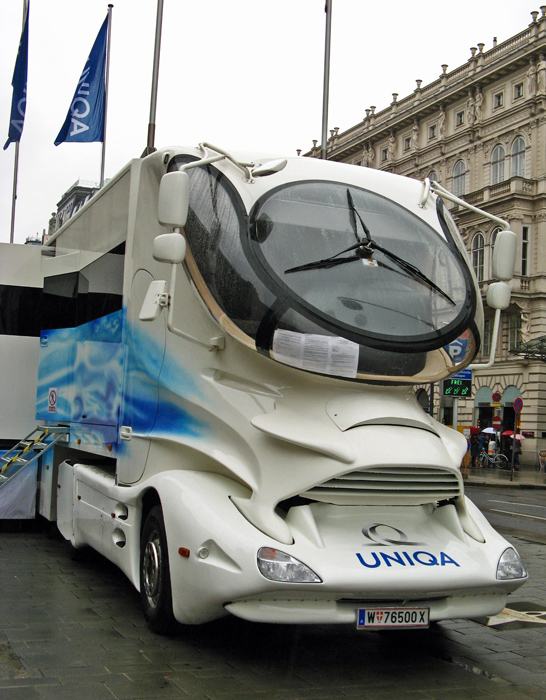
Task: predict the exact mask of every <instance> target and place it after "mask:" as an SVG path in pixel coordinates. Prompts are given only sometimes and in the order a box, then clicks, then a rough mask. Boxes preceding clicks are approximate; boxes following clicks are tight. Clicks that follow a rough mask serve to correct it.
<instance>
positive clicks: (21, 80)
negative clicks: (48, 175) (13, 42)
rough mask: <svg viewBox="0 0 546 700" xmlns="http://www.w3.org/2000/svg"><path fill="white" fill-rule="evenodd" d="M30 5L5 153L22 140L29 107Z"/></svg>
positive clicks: (21, 43)
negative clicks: (13, 144) (8, 148)
mask: <svg viewBox="0 0 546 700" xmlns="http://www.w3.org/2000/svg"><path fill="white" fill-rule="evenodd" d="M29 11H30V3H29V5H28V7H27V16H26V17H25V24H24V26H23V31H22V33H21V41H20V42H19V50H18V51H17V59H16V60H15V70H14V71H13V80H12V81H11V85H12V87H13V97H12V100H11V115H10V120H9V132H8V140H7V141H6V143H5V144H4V151H5V150H6V148H7V147H8V146H9V145H10V143H15V142H16V141H20V140H21V134H22V133H23V124H24V123H25V110H26V106H27V72H28V15H29Z"/></svg>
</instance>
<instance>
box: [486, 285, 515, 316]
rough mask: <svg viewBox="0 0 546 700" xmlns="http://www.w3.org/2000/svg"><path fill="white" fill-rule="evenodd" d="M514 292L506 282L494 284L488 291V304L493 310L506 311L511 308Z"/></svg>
mask: <svg viewBox="0 0 546 700" xmlns="http://www.w3.org/2000/svg"><path fill="white" fill-rule="evenodd" d="M511 296H512V290H511V289H510V287H509V285H508V284H506V282H493V284H490V285H489V288H488V290H487V297H486V298H487V304H488V306H490V307H491V308H492V309H500V310H501V311H504V310H505V309H507V308H508V307H509V306H510V297H511Z"/></svg>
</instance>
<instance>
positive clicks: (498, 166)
mask: <svg viewBox="0 0 546 700" xmlns="http://www.w3.org/2000/svg"><path fill="white" fill-rule="evenodd" d="M503 180H504V148H503V147H502V146H495V148H494V149H493V153H492V155H491V184H492V185H496V184H498V183H499V182H502V181H503Z"/></svg>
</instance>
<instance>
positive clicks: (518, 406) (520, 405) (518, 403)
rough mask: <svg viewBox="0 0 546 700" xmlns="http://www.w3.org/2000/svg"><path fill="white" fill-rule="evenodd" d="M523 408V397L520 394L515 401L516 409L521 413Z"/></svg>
mask: <svg viewBox="0 0 546 700" xmlns="http://www.w3.org/2000/svg"><path fill="white" fill-rule="evenodd" d="M522 408H523V399H521V398H520V397H519V396H518V398H517V399H515V401H514V411H515V412H516V413H521V409H522Z"/></svg>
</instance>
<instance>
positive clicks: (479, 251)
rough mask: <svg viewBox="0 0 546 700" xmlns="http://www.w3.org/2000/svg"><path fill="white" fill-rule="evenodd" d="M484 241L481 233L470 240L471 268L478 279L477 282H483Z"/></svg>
mask: <svg viewBox="0 0 546 700" xmlns="http://www.w3.org/2000/svg"><path fill="white" fill-rule="evenodd" d="M484 246H485V241H484V237H483V233H477V234H476V235H475V236H474V238H473V239H472V267H473V268H474V272H475V273H476V277H477V278H478V282H481V281H482V280H483V250H484Z"/></svg>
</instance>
